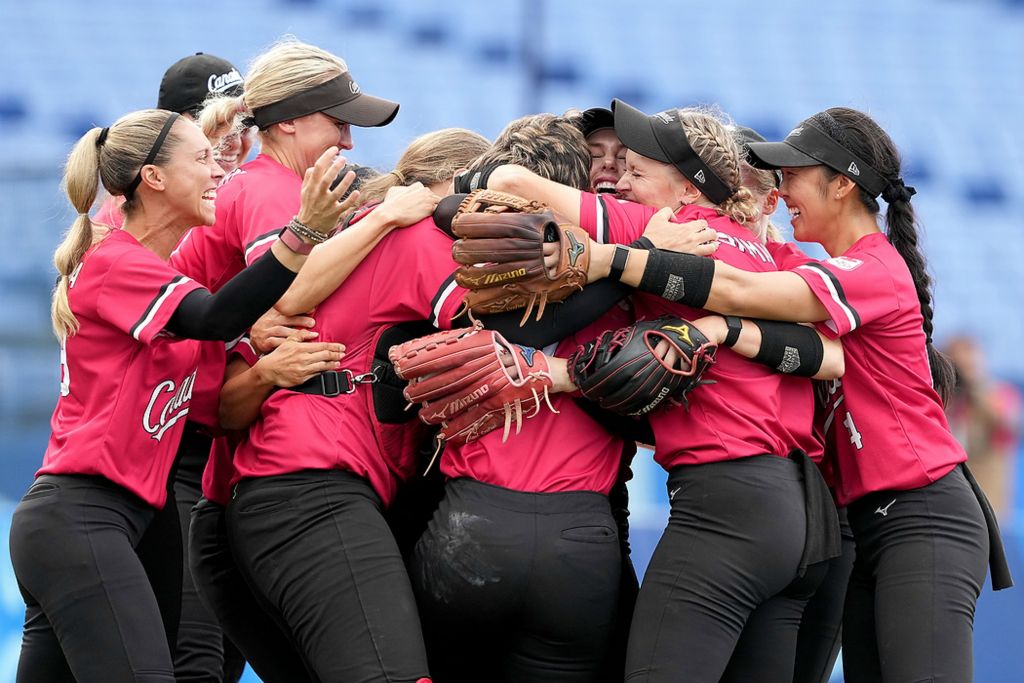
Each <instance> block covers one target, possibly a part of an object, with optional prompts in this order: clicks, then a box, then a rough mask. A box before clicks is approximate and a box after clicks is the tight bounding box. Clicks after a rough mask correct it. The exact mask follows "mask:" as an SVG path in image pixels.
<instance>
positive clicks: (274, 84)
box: [199, 36, 348, 135]
mask: <svg viewBox="0 0 1024 683" xmlns="http://www.w3.org/2000/svg"><path fill="white" fill-rule="evenodd" d="M347 71H348V64H346V63H345V60H344V59H342V58H341V57H338V56H337V55H333V54H331V53H330V52H328V51H327V50H322V49H320V48H318V47H316V46H315V45H310V44H308V43H303V42H302V41H300V40H298V39H297V38H295V37H294V36H285V37H284V38H282V39H281V40H279V41H277V42H276V43H274V44H273V45H271V46H270V47H269V48H268V49H267V50H265V51H264V52H263V53H262V54H260V55H258V56H257V57H256V58H255V59H253V60H252V63H250V64H249V72H248V73H247V74H246V75H245V92H244V93H242V94H241V95H238V96H237V97H223V96H219V97H213V98H211V99H209V100H207V102H206V106H204V107H203V111H202V113H200V115H199V122H200V126H201V127H202V129H203V131H204V132H206V131H207V130H211V131H216V130H218V129H220V128H221V127H222V126H226V125H228V124H229V123H230V122H232V121H234V118H235V117H236V116H237V115H239V114H244V113H246V112H252V111H253V110H254V109H259V108H260V107H266V106H267V105H270V104H274V103H275V102H280V101H281V100H283V99H286V98H288V97H291V96H292V95H296V94H298V93H301V92H305V91H306V90H309V89H310V88H315V87H316V86H318V85H320V84H322V83H326V82H327V81H329V80H331V79H332V78H337V77H338V76H340V75H341V74H343V73H345V72H347ZM260 134H261V135H265V134H266V131H260Z"/></svg>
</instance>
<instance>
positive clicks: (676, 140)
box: [612, 100, 733, 204]
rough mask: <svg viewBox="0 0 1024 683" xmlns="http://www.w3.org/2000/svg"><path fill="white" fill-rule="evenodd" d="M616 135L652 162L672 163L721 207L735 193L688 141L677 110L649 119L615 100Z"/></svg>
mask: <svg viewBox="0 0 1024 683" xmlns="http://www.w3.org/2000/svg"><path fill="white" fill-rule="evenodd" d="M612 113H613V114H614V116H615V133H616V134H617V135H618V136H619V139H620V140H622V144H623V145H625V146H626V147H627V148H628V149H631V150H633V151H634V152H636V153H637V154H640V155H643V156H645V157H647V158H649V159H654V160H656V161H661V162H663V163H666V164H672V165H673V166H675V167H676V168H677V169H678V170H679V172H680V173H682V174H683V175H684V176H686V178H687V179H688V180H689V181H690V182H692V183H693V184H694V185H695V186H696V187H697V189H699V190H700V191H701V193H703V194H704V196H706V197H707V198H708V199H710V200H711V201H712V202H714V203H715V204H721V203H722V202H724V201H725V200H726V199H728V198H729V197H731V196H732V195H733V190H732V188H730V187H729V186H728V185H727V184H726V183H724V182H723V181H722V179H721V178H719V177H718V176H717V175H715V173H714V172H713V171H712V170H711V169H710V168H709V167H708V166H707V164H705V163H704V160H703V159H701V158H700V157H699V156H698V155H697V153H696V152H694V151H693V148H692V147H691V146H690V141H689V140H687V139H686V133H685V132H684V131H683V127H682V126H681V125H680V123H679V121H678V117H677V116H676V113H675V112H674V111H664V112H661V113H659V114H655V115H654V116H648V115H647V114H645V113H643V112H642V111H640V110H639V109H637V108H635V107H631V106H629V105H628V104H626V103H625V102H623V101H622V100H612Z"/></svg>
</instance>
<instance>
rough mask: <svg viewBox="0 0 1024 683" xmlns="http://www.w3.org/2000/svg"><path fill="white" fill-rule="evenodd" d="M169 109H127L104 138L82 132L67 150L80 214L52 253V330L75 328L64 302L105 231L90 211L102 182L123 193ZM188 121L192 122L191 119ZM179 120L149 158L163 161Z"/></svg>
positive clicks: (69, 183) (131, 203) (134, 202)
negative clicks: (54, 273) (72, 280)
mask: <svg viewBox="0 0 1024 683" xmlns="http://www.w3.org/2000/svg"><path fill="white" fill-rule="evenodd" d="M171 115H172V114H171V112H167V111H164V110H162V109H144V110H142V111H137V112H132V113H131V114H126V115H125V116H122V117H121V118H120V119H118V120H117V121H116V122H115V123H114V125H112V126H111V127H110V128H109V129H107V136H106V139H105V140H104V141H103V143H102V144H98V143H99V140H100V134H101V133H102V132H103V130H104V129H102V128H93V129H91V130H89V131H88V132H86V134H85V135H83V136H82V137H81V138H80V139H79V140H78V142H77V143H75V146H74V148H73V149H72V150H71V154H69V155H68V160H67V163H66V164H65V165H64V179H63V181H62V183H61V184H62V186H63V188H64V191H65V193H67V196H68V200H69V201H70V202H71V205H72V206H73V207H75V211H76V212H77V213H78V216H77V217H76V218H75V221H74V222H73V223H72V224H71V227H70V228H68V230H67V232H66V233H65V234H64V240H63V241H62V242H61V243H60V246H58V247H57V250H56V251H55V252H54V253H53V265H54V266H56V268H57V274H58V275H59V279H58V280H57V286H56V287H55V288H54V290H53V301H52V304H51V306H50V316H51V318H52V321H53V332H54V334H56V335H57V338H58V339H64V338H66V337H68V336H70V335H73V334H74V333H76V332H77V331H78V320H76V319H75V316H74V314H73V313H72V312H71V306H70V304H69V303H68V287H69V281H70V278H71V274H72V273H73V272H74V271H75V269H76V268H78V266H79V264H81V262H82V257H83V256H85V252H86V251H88V250H89V247H91V246H92V245H93V243H94V241H97V240H96V237H102V236H103V235H104V234H105V233H104V232H103V230H101V229H97V226H94V225H93V223H92V220H91V219H90V218H89V210H90V209H91V208H92V205H93V204H95V203H96V196H97V195H98V194H99V185H100V182H102V183H103V187H104V188H106V190H107V192H108V193H110V194H111V195H113V196H115V197H116V196H122V195H124V193H125V191H126V190H127V189H128V187H129V186H130V185H131V184H132V181H134V180H135V176H136V175H137V174H138V173H139V171H140V169H141V167H142V162H143V161H145V160H146V157H147V155H148V154H149V151H150V150H151V149H152V148H153V143H154V142H155V141H156V138H157V136H158V135H159V134H160V131H161V129H162V128H163V126H164V124H165V123H166V122H167V117H168V116H171ZM189 125H191V124H189ZM176 128H178V123H177V122H175V124H174V125H173V126H172V127H171V130H170V132H169V133H168V135H167V138H166V139H165V140H164V143H163V145H161V146H160V150H159V152H157V155H156V157H154V159H153V163H154V164H155V165H157V166H161V165H163V164H166V163H167V161H168V160H169V159H170V157H171V154H172V153H173V151H174V148H175V147H177V145H178V143H179V141H180V138H179V136H178V135H177V134H176V133H175V129H176ZM138 201H139V200H138V195H135V196H133V197H131V198H130V199H126V200H125V202H124V205H123V207H122V210H123V211H124V212H125V215H131V214H132V213H133V212H134V211H135V210H136V207H137V206H138Z"/></svg>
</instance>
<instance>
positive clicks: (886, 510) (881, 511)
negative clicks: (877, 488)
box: [875, 498, 896, 517]
mask: <svg viewBox="0 0 1024 683" xmlns="http://www.w3.org/2000/svg"><path fill="white" fill-rule="evenodd" d="M895 502H896V499H895V498H893V499H892V500H891V501H889V504H888V505H886V506H885V507H884V508H883V507H880V508H878V509H877V510H875V514H876V515H882V516H883V517H888V516H889V508H891V507H892V504H893V503H895Z"/></svg>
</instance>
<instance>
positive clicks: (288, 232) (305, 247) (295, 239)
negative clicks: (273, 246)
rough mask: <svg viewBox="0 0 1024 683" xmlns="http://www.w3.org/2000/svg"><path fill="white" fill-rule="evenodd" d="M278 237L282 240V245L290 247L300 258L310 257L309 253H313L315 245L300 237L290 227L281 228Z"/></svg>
mask: <svg viewBox="0 0 1024 683" xmlns="http://www.w3.org/2000/svg"><path fill="white" fill-rule="evenodd" d="M278 237H279V238H280V240H281V244H283V245H284V246H286V247H288V248H289V249H290V250H292V251H293V252H295V253H296V254H298V255H299V256H309V252H311V251H313V245H312V244H311V243H310V242H306V241H305V240H303V239H302V238H301V237H299V236H298V234H297V233H295V232H294V231H293V230H292V229H291V226H290V225H286V226H285V227H283V228H281V232H280V233H279V235H278Z"/></svg>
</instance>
